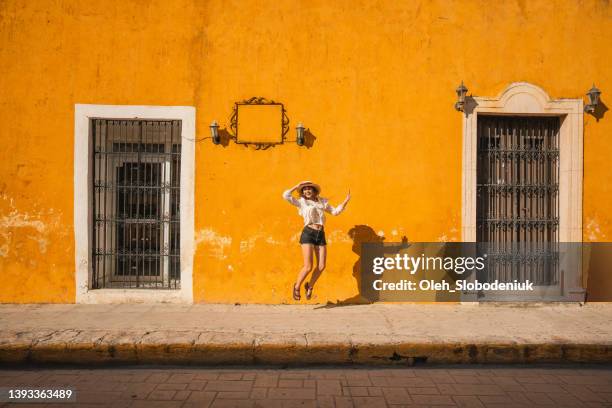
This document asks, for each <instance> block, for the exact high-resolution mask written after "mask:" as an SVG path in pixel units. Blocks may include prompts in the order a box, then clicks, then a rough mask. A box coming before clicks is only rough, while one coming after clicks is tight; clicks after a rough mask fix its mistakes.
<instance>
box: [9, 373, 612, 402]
mask: <svg viewBox="0 0 612 408" xmlns="http://www.w3.org/2000/svg"><path fill="white" fill-rule="evenodd" d="M15 385H20V386H22V387H30V388H36V387H43V386H45V387H49V386H53V387H60V386H67V387H73V388H75V389H76V390H77V391H76V392H77V403H67V404H64V405H65V406H68V407H75V406H79V407H87V406H92V407H94V406H95V407H100V406H109V407H146V408H155V407H298V406H299V407H401V406H411V407H412V406H457V407H532V406H540V405H542V406H568V407H612V367H611V366H579V365H574V366H536V367H521V366H503V367H502V366H496V367H492V366H443V367H427V368H425V367H415V368H386V369H385V368H380V369H369V368H350V367H348V368H347V367H338V368H329V367H327V368H320V367H317V368H290V369H279V368H261V367H260V368H231V369H224V368H199V367H197V368H196V367H193V368H177V367H159V366H158V367H128V368H100V369H50V368H47V369H36V370H34V369H14V370H13V369H4V370H0V386H1V387H7V386H15ZM28 405H29V406H35V407H39V408H40V407H42V406H45V405H43V404H25V403H19V404H4V405H3V406H15V407H22V408H23V407H26V406H28ZM46 406H60V404H48V405H46Z"/></svg>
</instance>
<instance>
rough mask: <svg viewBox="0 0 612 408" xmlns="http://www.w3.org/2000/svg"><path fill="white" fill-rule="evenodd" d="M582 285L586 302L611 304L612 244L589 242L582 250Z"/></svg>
mask: <svg viewBox="0 0 612 408" xmlns="http://www.w3.org/2000/svg"><path fill="white" fill-rule="evenodd" d="M582 255H583V262H584V264H583V268H582V270H583V273H582V276H583V279H585V280H586V282H584V281H583V285H584V284H585V283H586V289H587V299H586V300H587V301H588V302H612V279H610V276H611V275H612V273H611V272H612V242H591V243H588V244H586V245H584V249H583V254H582Z"/></svg>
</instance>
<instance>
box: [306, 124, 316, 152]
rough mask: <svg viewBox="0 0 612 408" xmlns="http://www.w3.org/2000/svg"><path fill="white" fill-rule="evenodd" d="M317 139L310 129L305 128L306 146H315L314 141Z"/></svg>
mask: <svg viewBox="0 0 612 408" xmlns="http://www.w3.org/2000/svg"><path fill="white" fill-rule="evenodd" d="M315 140H317V137H316V136H315V135H314V134H313V133H312V132H311V131H310V129H306V130H304V146H306V147H307V148H308V149H310V148H311V147H312V146H314V142H315Z"/></svg>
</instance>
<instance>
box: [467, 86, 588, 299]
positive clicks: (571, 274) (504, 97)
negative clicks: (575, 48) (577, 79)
mask: <svg viewBox="0 0 612 408" xmlns="http://www.w3.org/2000/svg"><path fill="white" fill-rule="evenodd" d="M479 114H490V115H491V114H493V115H521V116H530V115H531V116H557V117H559V118H560V122H561V123H560V125H561V126H560V131H559V138H560V139H559V160H560V163H559V242H582V183H583V130H584V128H583V115H584V110H583V101H582V99H551V98H550V96H548V94H547V93H546V92H544V90H543V89H542V88H540V87H538V86H536V85H533V84H530V83H527V82H515V83H512V84H510V85H509V86H508V87H507V88H506V89H505V90H504V91H503V92H502V93H501V94H499V95H498V96H497V97H468V98H466V104H465V109H464V115H463V163H462V191H461V196H462V200H461V201H462V206H461V219H462V224H461V237H462V241H464V242H476V176H477V173H476V170H477V153H478V151H477V146H478V145H477V133H478V115H479ZM566 259H567V261H565V263H563V261H562V264H561V280H560V285H559V286H560V292H561V294H562V296H563V297H564V299H566V300H570V299H574V300H576V301H584V294H585V293H584V290H583V289H582V273H581V271H582V261H581V259H582V258H581V255H580V256H567V257H566Z"/></svg>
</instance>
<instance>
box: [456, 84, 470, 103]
mask: <svg viewBox="0 0 612 408" xmlns="http://www.w3.org/2000/svg"><path fill="white" fill-rule="evenodd" d="M467 91H468V89H467V88H466V87H465V85H464V84H463V81H461V85H459V86H458V87H457V97H458V98H459V101H460V102H463V101H465V95H466V94H467Z"/></svg>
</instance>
